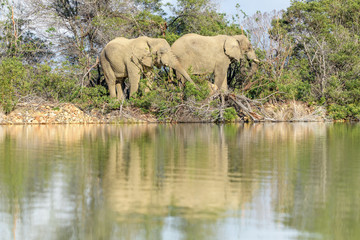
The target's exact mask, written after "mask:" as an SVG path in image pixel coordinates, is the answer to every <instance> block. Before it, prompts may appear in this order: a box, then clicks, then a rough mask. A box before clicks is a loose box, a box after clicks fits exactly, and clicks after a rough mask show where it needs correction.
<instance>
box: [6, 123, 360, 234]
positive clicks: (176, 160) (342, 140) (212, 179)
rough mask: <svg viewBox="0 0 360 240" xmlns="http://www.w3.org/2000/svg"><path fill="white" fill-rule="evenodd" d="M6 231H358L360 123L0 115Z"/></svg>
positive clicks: (354, 232) (137, 232)
mask: <svg viewBox="0 0 360 240" xmlns="http://www.w3.org/2000/svg"><path fill="white" fill-rule="evenodd" d="M0 239H1V240H3V239H4V240H8V239H26V240H27V239H50V240H51V239H61V240H62V239H64V240H68V239H94V240H98V239H131V240H132V239H155V240H157V239H171V240H176V239H194V240H201V239H206V240H207V239H360V125H359V124H324V123H297V124H285V123H283V124H282V123H277V124H253V125H246V124H245V125H243V124H238V125H224V126H218V125H210V124H209V125H208V124H202V125H195V124H186V125H121V126H110V125H99V126H94V125H90V126H82V125H70V126H69V125H68V126H0Z"/></svg>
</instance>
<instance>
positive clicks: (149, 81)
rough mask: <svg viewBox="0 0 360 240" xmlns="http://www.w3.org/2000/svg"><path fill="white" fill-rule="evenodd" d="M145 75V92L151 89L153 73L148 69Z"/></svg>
mask: <svg viewBox="0 0 360 240" xmlns="http://www.w3.org/2000/svg"><path fill="white" fill-rule="evenodd" d="M145 77H146V88H145V92H150V90H151V86H152V85H153V83H154V73H153V71H151V70H148V71H147V72H146V73H145Z"/></svg>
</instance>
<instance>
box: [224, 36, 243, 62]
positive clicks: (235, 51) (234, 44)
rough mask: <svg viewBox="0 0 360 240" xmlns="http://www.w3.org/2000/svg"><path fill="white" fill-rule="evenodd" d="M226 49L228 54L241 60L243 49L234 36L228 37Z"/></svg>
mask: <svg viewBox="0 0 360 240" xmlns="http://www.w3.org/2000/svg"><path fill="white" fill-rule="evenodd" d="M224 51H225V54H226V55H228V56H229V57H230V58H233V59H236V60H238V61H239V60H240V58H241V51H240V46H239V44H238V41H236V39H235V38H233V37H227V38H226V40H225V43H224Z"/></svg>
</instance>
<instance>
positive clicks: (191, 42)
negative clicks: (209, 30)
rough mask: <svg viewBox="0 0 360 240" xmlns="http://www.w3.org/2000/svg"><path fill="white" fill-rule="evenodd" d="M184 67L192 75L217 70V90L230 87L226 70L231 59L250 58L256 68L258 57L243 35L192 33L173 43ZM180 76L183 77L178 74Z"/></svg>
mask: <svg viewBox="0 0 360 240" xmlns="http://www.w3.org/2000/svg"><path fill="white" fill-rule="evenodd" d="M171 50H172V51H173V52H174V54H175V55H176V56H177V57H178V59H179V61H180V63H181V65H182V66H183V67H184V68H185V69H187V70H188V69H191V71H192V73H193V74H208V73H214V75H215V82H214V83H215V86H216V88H217V89H223V90H227V79H226V78H227V70H228V68H229V65H230V63H231V62H232V61H234V60H236V61H242V60H248V61H250V63H251V64H252V66H251V71H253V72H254V71H255V70H256V68H257V64H258V63H259V60H258V59H257V57H256V54H255V51H254V49H253V48H252V46H251V43H250V41H249V40H248V38H247V37H246V36H244V35H235V36H227V35H218V36H201V35H198V34H194V33H190V34H186V35H184V36H182V37H180V38H179V39H178V40H176V41H175V42H174V43H173V45H172V46H171ZM179 78H180V79H181V76H180V77H179Z"/></svg>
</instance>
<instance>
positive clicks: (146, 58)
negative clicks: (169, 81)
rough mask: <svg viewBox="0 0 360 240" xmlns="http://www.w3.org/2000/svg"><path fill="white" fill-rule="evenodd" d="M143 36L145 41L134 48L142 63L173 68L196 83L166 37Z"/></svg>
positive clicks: (149, 65)
mask: <svg viewBox="0 0 360 240" xmlns="http://www.w3.org/2000/svg"><path fill="white" fill-rule="evenodd" d="M143 38H144V39H145V41H144V42H142V43H141V45H142V46H139V45H136V46H134V50H133V55H134V56H135V58H136V59H137V61H138V62H139V63H141V65H144V66H146V67H153V66H154V65H155V66H156V67H158V68H160V67H161V66H166V67H170V68H173V69H175V70H176V72H179V73H180V74H181V75H182V76H183V77H184V78H185V79H186V80H187V81H189V82H191V83H194V82H193V81H192V79H191V77H190V76H189V75H188V73H187V72H186V70H185V69H184V68H183V67H182V65H181V64H180V62H179V60H178V59H177V57H176V56H175V55H174V53H173V52H172V51H171V48H170V45H169V43H168V42H167V41H166V40H165V39H161V38H147V37H143ZM139 39H140V38H139Z"/></svg>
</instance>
